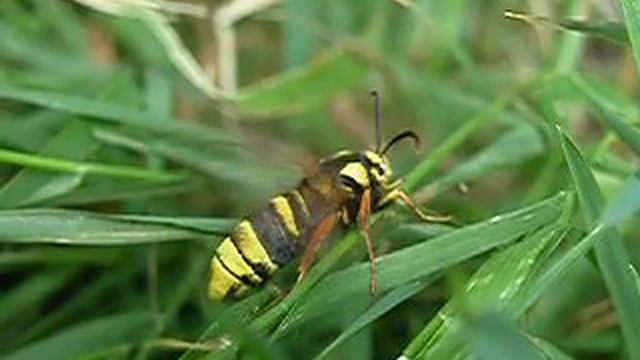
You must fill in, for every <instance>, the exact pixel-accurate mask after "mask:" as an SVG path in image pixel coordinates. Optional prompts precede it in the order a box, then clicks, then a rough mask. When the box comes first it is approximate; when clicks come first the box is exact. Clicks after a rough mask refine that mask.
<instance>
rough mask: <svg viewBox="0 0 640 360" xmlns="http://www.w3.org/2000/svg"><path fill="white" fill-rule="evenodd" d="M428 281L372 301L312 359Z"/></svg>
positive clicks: (425, 284) (419, 282)
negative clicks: (369, 305)
mask: <svg viewBox="0 0 640 360" xmlns="http://www.w3.org/2000/svg"><path fill="white" fill-rule="evenodd" d="M430 283H431V282H425V281H422V282H421V281H414V282H410V283H408V284H405V285H401V286H399V287H397V288H395V289H393V290H391V291H390V292H389V293H388V294H385V295H384V296H382V297H381V298H380V299H378V300H377V301H376V302H374V303H373V304H372V305H371V307H369V308H368V309H367V311H365V312H364V313H363V314H362V315H360V316H359V317H358V318H357V319H356V320H355V321H354V322H352V323H351V325H349V326H348V327H347V329H345V330H344V331H343V332H342V333H340V336H338V337H337V338H336V339H335V340H333V341H332V342H331V344H329V345H328V346H327V347H326V348H324V349H323V350H322V352H321V353H320V354H318V356H316V357H315V358H314V359H315V360H320V359H324V358H326V357H327V356H328V355H329V353H330V352H331V351H332V350H333V349H335V348H337V347H338V346H340V345H341V344H342V343H344V342H345V341H346V340H347V339H349V338H350V337H352V336H353V335H355V334H356V333H357V332H358V331H360V330H362V329H363V328H364V327H366V326H368V325H369V324H371V323H372V322H374V321H375V320H376V319H378V318H379V317H381V316H383V315H384V314H386V313H387V312H389V311H390V310H391V309H393V308H394V307H395V306H397V305H398V304H400V303H401V302H403V301H405V300H406V299H408V298H409V297H411V296H413V295H415V294H416V293H417V292H418V291H420V290H422V289H424V288H425V287H426V286H427V285H428V284H430Z"/></svg>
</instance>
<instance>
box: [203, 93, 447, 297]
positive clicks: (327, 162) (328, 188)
mask: <svg viewBox="0 0 640 360" xmlns="http://www.w3.org/2000/svg"><path fill="white" fill-rule="evenodd" d="M374 95H376V94H374ZM376 130H377V131H376V133H377V147H376V150H375V151H363V152H354V151H340V152H338V153H336V154H335V155H333V156H331V157H329V158H326V159H323V160H321V161H320V163H319V166H318V168H317V170H316V171H315V172H314V173H312V174H309V175H308V176H307V177H305V178H304V179H303V180H302V181H301V182H300V183H299V185H298V186H297V187H296V188H295V189H293V190H290V191H287V192H284V193H281V194H279V195H277V196H275V197H274V198H272V199H271V201H270V202H269V204H268V205H267V206H265V207H263V208H262V209H259V210H258V211H255V212H254V213H253V214H252V215H250V216H249V217H247V218H245V219H244V220H242V221H240V222H239V223H238V224H237V225H236V227H235V228H234V229H233V230H232V232H231V234H230V235H229V236H228V237H226V238H225V239H224V240H223V241H222V242H221V243H220V245H219V246H218V248H217V249H216V251H215V254H214V255H213V258H212V261H211V277H210V282H209V296H210V297H211V298H212V299H214V300H221V299H225V298H234V297H238V296H241V295H242V294H244V293H245V292H246V291H247V290H249V289H251V288H254V287H257V286H259V285H261V284H263V283H264V282H265V281H266V280H268V279H269V278H270V277H271V275H272V274H273V273H274V272H275V271H276V270H277V269H278V268H280V267H283V266H284V265H286V264H287V263H289V262H290V261H292V260H293V259H294V258H296V257H298V256H300V255H303V257H302V260H301V264H300V268H299V278H303V277H304V276H305V275H306V273H307V272H308V270H309V268H310V267H311V265H312V264H313V261H314V258H315V254H316V252H317V251H318V249H319V247H320V245H321V244H322V242H323V241H324V240H325V239H327V238H328V235H329V234H330V233H331V231H332V230H334V229H335V228H337V227H349V226H350V225H352V224H353V223H356V222H357V223H358V226H359V227H360V229H361V231H362V234H363V236H364V238H365V240H366V243H367V249H368V253H369V258H370V261H371V268H372V269H371V270H372V271H371V291H372V293H375V287H376V267H375V253H374V249H373V246H372V244H371V241H370V238H369V216H370V214H371V213H372V212H376V211H379V210H381V209H382V208H384V207H385V206H387V205H390V204H391V203H393V202H401V203H403V204H405V205H407V206H408V207H409V209H410V210H412V212H413V213H415V214H416V215H417V216H418V217H419V218H420V219H422V220H424V221H447V220H448V219H449V218H448V217H447V216H433V215H427V214H425V213H423V212H422V211H421V210H420V209H419V208H418V207H417V206H416V205H415V204H414V202H413V201H412V200H411V198H410V197H409V196H408V195H407V194H406V193H405V192H403V191H402V190H401V189H400V185H401V183H402V182H401V180H396V181H393V180H392V170H391V167H390V164H389V160H388V158H387V156H386V153H387V151H388V150H389V149H391V148H392V147H393V146H394V145H395V144H396V143H397V142H398V141H400V140H403V139H406V138H411V139H413V140H414V141H415V142H416V145H417V144H418V143H419V137H418V136H417V135H416V134H415V133H414V132H413V131H404V132H401V133H399V134H398V135H396V136H395V137H393V138H392V139H391V140H390V141H389V142H388V143H387V144H386V146H384V148H381V146H380V140H379V139H380V135H379V134H380V132H379V100H378V97H377V96H376Z"/></svg>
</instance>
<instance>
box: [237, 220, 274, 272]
mask: <svg viewBox="0 0 640 360" xmlns="http://www.w3.org/2000/svg"><path fill="white" fill-rule="evenodd" d="M233 236H234V240H235V242H236V245H237V246H238V249H239V250H240V251H242V254H244V257H245V258H247V260H249V261H250V262H252V263H253V264H256V265H257V264H261V265H262V266H264V267H265V269H267V271H268V272H269V273H272V272H274V271H275V270H276V269H277V268H278V266H277V265H276V264H274V263H273V261H271V258H270V257H269V254H268V253H267V251H266V250H265V249H264V247H263V246H262V244H261V243H260V240H259V239H258V235H257V234H256V232H255V231H254V230H253V227H252V226H251V223H250V222H248V221H247V220H244V221H242V222H240V224H238V226H236V228H235V229H234V230H233Z"/></svg>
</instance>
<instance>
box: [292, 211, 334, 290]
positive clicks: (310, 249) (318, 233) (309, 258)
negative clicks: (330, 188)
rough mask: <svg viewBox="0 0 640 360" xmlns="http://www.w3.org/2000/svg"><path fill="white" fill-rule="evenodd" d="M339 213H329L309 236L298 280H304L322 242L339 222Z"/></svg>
mask: <svg viewBox="0 0 640 360" xmlns="http://www.w3.org/2000/svg"><path fill="white" fill-rule="evenodd" d="M338 218H339V216H338V213H332V214H329V215H327V217H325V218H324V219H322V221H321V222H320V224H318V226H316V228H315V229H314V230H313V233H312V234H311V237H310V238H309V244H308V245H307V248H306V249H305V251H304V255H303V256H302V262H301V263H300V267H299V268H298V282H300V281H302V279H304V278H305V276H307V273H308V272H309V269H310V268H311V265H313V262H314V261H315V258H316V253H317V252H318V249H319V248H320V244H322V242H323V241H324V240H325V239H327V237H328V235H329V233H330V232H331V230H333V228H334V227H335V226H336V223H337V222H338Z"/></svg>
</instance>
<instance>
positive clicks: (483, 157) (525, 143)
mask: <svg viewBox="0 0 640 360" xmlns="http://www.w3.org/2000/svg"><path fill="white" fill-rule="evenodd" d="M543 150H544V143H543V141H542V137H541V136H540V134H539V133H538V131H537V130H535V129H534V128H533V127H532V126H530V125H521V126H518V127H516V128H515V129H513V130H511V131H509V132H508V133H506V134H505V135H503V136H502V137H500V138H499V139H498V140H497V141H496V142H495V143H493V144H491V145H490V146H489V147H488V148H486V149H484V150H482V151H480V152H478V153H476V154H475V155H473V156H472V157H471V158H469V159H468V160H466V161H465V162H464V163H462V164H460V165H458V166H457V167H455V168H453V169H451V170H450V171H448V172H447V174H446V175H444V176H443V177H440V178H438V179H435V180H434V181H433V182H431V183H429V184H428V185H427V186H425V187H424V188H423V189H422V190H420V191H419V192H418V195H416V196H417V197H418V198H420V197H421V194H422V193H423V192H424V194H425V195H426V196H425V197H427V198H431V197H433V195H435V194H439V193H441V192H443V191H446V190H447V189H449V188H451V187H454V186H456V185H458V184H459V183H463V182H467V181H469V180H471V179H475V178H477V177H478V176H480V175H482V174H485V173H487V172H490V171H492V170H495V169H499V168H502V167H506V166H509V165H517V164H520V163H522V162H523V161H526V160H528V159H530V158H532V157H534V156H536V155H539V154H541V153H542V151H543Z"/></svg>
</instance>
